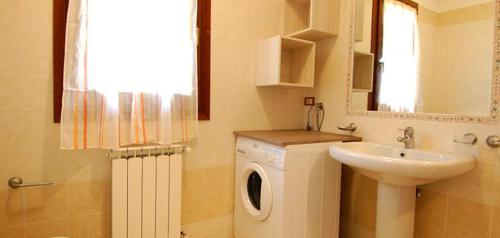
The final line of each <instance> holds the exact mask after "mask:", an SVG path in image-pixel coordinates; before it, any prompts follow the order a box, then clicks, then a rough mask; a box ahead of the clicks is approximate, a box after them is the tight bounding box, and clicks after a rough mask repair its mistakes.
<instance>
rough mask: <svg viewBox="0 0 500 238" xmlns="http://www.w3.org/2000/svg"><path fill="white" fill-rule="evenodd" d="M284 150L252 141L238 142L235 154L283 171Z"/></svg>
mask: <svg viewBox="0 0 500 238" xmlns="http://www.w3.org/2000/svg"><path fill="white" fill-rule="evenodd" d="M285 153H286V152H285V150H282V149H280V148H279V147H276V146H271V145H267V144H264V143H261V142H256V141H252V140H244V141H240V140H238V143H237V145H236V154H240V155H244V156H247V157H249V158H251V159H253V160H255V161H258V162H260V163H262V164H265V165H269V166H272V167H275V168H278V169H285Z"/></svg>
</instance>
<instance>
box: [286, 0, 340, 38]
mask: <svg viewBox="0 0 500 238" xmlns="http://www.w3.org/2000/svg"><path fill="white" fill-rule="evenodd" d="M339 9H340V0H283V35H285V36H289V37H295V38H300V39H304V40H311V41H318V40H321V39H325V38H329V37H332V36H335V35H338V30H339V29H338V27H339Z"/></svg>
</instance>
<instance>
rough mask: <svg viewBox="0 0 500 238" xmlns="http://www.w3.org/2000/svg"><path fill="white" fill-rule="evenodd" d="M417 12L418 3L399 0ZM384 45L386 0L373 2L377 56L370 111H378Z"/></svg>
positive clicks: (373, 35) (372, 38) (374, 39)
mask: <svg viewBox="0 0 500 238" xmlns="http://www.w3.org/2000/svg"><path fill="white" fill-rule="evenodd" d="M397 1H399V2H402V3H404V4H406V5H408V6H410V7H412V8H414V9H415V10H417V13H418V3H416V2H413V1H412V0H397ZM383 45H384V0H373V7H372V36H371V52H372V53H373V55H374V56H375V60H374V66H373V68H374V69H375V70H374V73H373V91H372V92H370V93H368V111H377V109H378V101H377V94H378V92H379V90H380V78H381V72H382V65H381V63H380V59H382V48H383Z"/></svg>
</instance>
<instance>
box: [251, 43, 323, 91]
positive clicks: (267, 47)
mask: <svg viewBox="0 0 500 238" xmlns="http://www.w3.org/2000/svg"><path fill="white" fill-rule="evenodd" d="M315 56H316V43H314V42H311V41H306V40H301V39H295V38H290V37H284V36H275V37H273V38H270V39H267V40H263V41H261V42H259V45H258V50H257V82H256V84H257V86H282V87H307V88H312V87H314V63H315Z"/></svg>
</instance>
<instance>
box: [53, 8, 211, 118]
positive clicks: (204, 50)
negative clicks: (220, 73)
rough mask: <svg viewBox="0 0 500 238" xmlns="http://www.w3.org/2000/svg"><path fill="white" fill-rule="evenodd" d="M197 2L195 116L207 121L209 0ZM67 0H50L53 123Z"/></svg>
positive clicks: (60, 80) (60, 85) (58, 97)
mask: <svg viewBox="0 0 500 238" xmlns="http://www.w3.org/2000/svg"><path fill="white" fill-rule="evenodd" d="M197 1H198V16H197V27H198V37H199V39H198V40H199V41H198V42H199V43H198V49H197V52H198V58H197V60H198V62H197V67H198V119H199V120H210V38H211V37H210V33H211V5H212V4H211V0H197ZM68 6H69V0H54V1H53V13H52V14H53V26H52V32H53V42H52V43H53V60H54V63H53V73H54V79H53V105H54V122H55V123H59V122H61V107H62V94H63V81H64V79H63V76H64V51H65V39H66V18H67V15H68Z"/></svg>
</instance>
